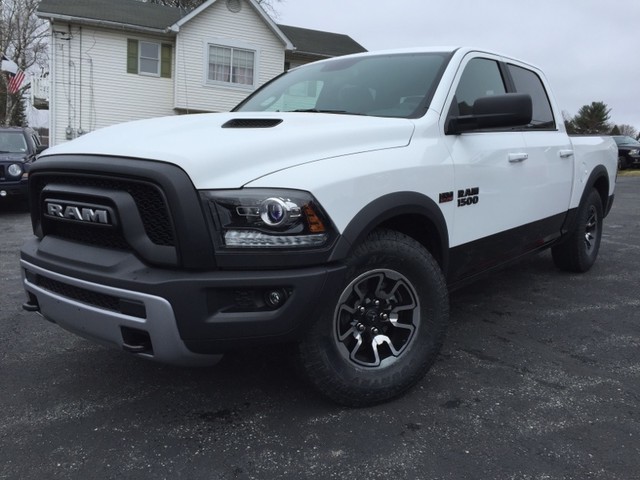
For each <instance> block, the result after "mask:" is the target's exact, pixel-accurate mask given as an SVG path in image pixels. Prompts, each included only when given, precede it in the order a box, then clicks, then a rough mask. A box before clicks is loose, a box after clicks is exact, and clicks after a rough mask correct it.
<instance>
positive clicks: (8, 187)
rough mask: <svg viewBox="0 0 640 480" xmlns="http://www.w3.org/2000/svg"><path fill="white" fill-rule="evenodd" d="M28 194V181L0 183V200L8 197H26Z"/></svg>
mask: <svg viewBox="0 0 640 480" xmlns="http://www.w3.org/2000/svg"><path fill="white" fill-rule="evenodd" d="M28 192H29V181H28V180H27V179H24V180H20V181H19V182H0V200H1V199H2V198H10V197H26V196H27V193H28Z"/></svg>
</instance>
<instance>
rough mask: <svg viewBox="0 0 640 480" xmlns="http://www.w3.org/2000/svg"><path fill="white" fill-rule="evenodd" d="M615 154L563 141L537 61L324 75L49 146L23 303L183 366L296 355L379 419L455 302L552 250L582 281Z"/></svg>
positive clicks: (339, 70)
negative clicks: (229, 356)
mask: <svg viewBox="0 0 640 480" xmlns="http://www.w3.org/2000/svg"><path fill="white" fill-rule="evenodd" d="M616 160H617V150H616V146H615V143H614V142H613V141H612V140H611V139H610V138H601V137H580V138H573V139H570V138H569V137H568V136H567V133H566V131H565V127H564V123H563V120H562V116H561V114H560V109H559V108H558V107H557V106H556V105H555V102H554V100H553V97H552V95H551V91H550V89H549V86H548V85H547V81H546V80H545V77H544V75H543V74H542V73H541V72H540V71H539V70H538V69H536V68H534V67H532V66H530V65H528V64H526V63H523V62H520V61H517V60H514V59H511V58H506V57H503V56H499V55H495V54H492V53H488V52H484V51H478V50H473V49H465V48H457V49H444V48H442V49H420V50H418V49H416V50H403V51H392V52H381V53H368V54H362V55H355V56H347V57H340V58H335V59H330V60H326V61H321V62H317V63H313V64H309V65H305V66H303V67H300V68H297V69H294V70H291V71H289V72H287V73H285V74H283V75H281V76H279V77H278V78H276V79H274V80H273V81H271V82H270V83H268V84H266V85H265V86H263V87H262V88H260V89H259V90H257V91H256V92H255V93H254V94H253V95H251V96H250V97H249V98H247V99H246V100H245V101H244V102H242V103H241V104H240V105H239V106H238V107H237V108H236V109H234V111H232V112H230V113H215V114H202V115H186V116H174V117H168V118H158V119H151V120H144V121H138V122H133V123H128V124H123V125H116V126H113V127H109V128H105V129H102V130H99V131H96V132H94V133H91V134H88V135H86V136H84V137H81V138H79V139H77V140H75V141H73V142H70V143H66V144H63V145H59V146H56V147H54V148H51V149H49V150H48V151H46V152H45V153H44V154H43V155H42V156H41V157H40V159H39V160H38V161H37V162H36V163H35V164H34V166H33V168H32V169H31V172H30V178H29V182H30V184H29V188H30V201H31V208H32V221H33V229H34V233H35V236H34V237H33V238H32V239H30V240H28V241H27V242H26V244H25V245H24V247H23V248H22V251H21V265H22V271H23V277H24V287H25V289H26V292H27V295H28V300H27V302H26V303H25V305H24V308H25V309H27V310H29V311H37V312H40V313H41V314H42V315H43V316H44V317H45V318H46V319H48V320H50V321H52V322H55V323H57V324H59V325H60V326H61V327H63V328H65V329H68V330H70V331H72V332H75V333H77V334H79V335H82V336H84V337H87V338H90V339H93V340H96V341H98V342H101V343H103V344H107V345H112V346H116V347H118V348H121V349H124V350H125V351H128V352H130V353H132V354H134V355H137V356H140V357H146V358H150V359H155V360H158V361H162V362H168V363H173V364H183V365H184V364H187V365H196V364H207V363H212V362H214V361H215V360H216V359H218V358H219V357H220V354H222V353H223V352H225V351H228V350H229V349H236V348H241V347H247V346H251V345H255V344H263V343H272V342H282V343H284V342H287V343H291V344H294V345H295V352H296V358H297V360H296V361H297V362H298V364H299V366H300V367H301V369H302V371H304V372H306V376H307V377H308V378H309V380H310V381H311V383H312V384H313V385H314V386H315V387H316V388H317V389H318V391H320V392H321V393H322V394H324V395H326V396H328V397H329V398H331V399H333V400H334V401H337V402H340V403H343V404H348V405H369V404H374V403H377V402H382V401H385V400H388V399H390V398H393V397H395V396H397V395H399V394H401V393H402V392H404V391H406V390H407V389H408V388H410V387H411V386H412V385H414V384H415V383H416V382H418V381H419V380H420V379H421V378H422V377H423V376H424V375H425V373H426V372H427V371H428V369H429V367H430V366H431V364H432V363H433V361H434V359H435V358H436V355H437V354H438V351H439V349H440V346H441V344H442V342H443V338H444V335H445V330H446V327H447V322H448V315H449V313H448V310H449V306H448V291H449V290H450V289H452V288H455V287H458V286H460V285H462V284H464V283H466V282H468V281H471V280H474V279H475V278H477V277H478V276H480V275H482V274H485V273H487V272H490V271H493V270H495V269H497V268H499V267H502V266H504V265H505V264H507V263H508V262H511V261H513V260H517V259H519V258H521V257H523V256H524V255H527V254H530V253H534V252H539V251H541V250H542V249H545V248H551V249H552V253H553V260H554V262H555V264H556V265H557V266H558V267H559V268H561V269H563V270H570V271H574V272H585V271H587V270H589V268H590V267H591V266H592V265H593V263H594V262H595V260H596V257H597V255H598V249H599V246H600V238H601V234H602V229H603V218H604V217H605V216H606V215H607V213H608V212H609V210H610V209H611V205H612V202H613V197H614V186H615V178H616Z"/></svg>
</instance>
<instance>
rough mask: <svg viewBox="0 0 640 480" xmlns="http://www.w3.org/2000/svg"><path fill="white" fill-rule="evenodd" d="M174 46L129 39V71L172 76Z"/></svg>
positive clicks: (164, 76) (166, 76) (165, 76)
mask: <svg viewBox="0 0 640 480" xmlns="http://www.w3.org/2000/svg"><path fill="white" fill-rule="evenodd" d="M172 61H173V46H172V45H170V44H168V43H163V44H160V43H155V42H147V41H142V40H134V39H131V38H130V39H127V73H134V74H141V75H152V76H156V77H162V78H171V64H172Z"/></svg>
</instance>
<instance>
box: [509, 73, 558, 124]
mask: <svg viewBox="0 0 640 480" xmlns="http://www.w3.org/2000/svg"><path fill="white" fill-rule="evenodd" d="M508 68H509V73H510V74H511V78H512V79H513V83H514V84H515V87H516V92H518V93H528V94H529V95H531V100H532V101H533V118H532V120H531V124H530V125H529V128H544V129H553V128H555V126H556V124H555V120H554V118H553V112H552V111H551V103H550V102H549V97H548V96H547V92H546V90H545V89H544V85H543V84H542V81H541V80H540V77H538V75H537V74H536V73H535V72H532V71H531V70H527V69H526V68H522V67H517V66H515V65H511V64H509V65H508Z"/></svg>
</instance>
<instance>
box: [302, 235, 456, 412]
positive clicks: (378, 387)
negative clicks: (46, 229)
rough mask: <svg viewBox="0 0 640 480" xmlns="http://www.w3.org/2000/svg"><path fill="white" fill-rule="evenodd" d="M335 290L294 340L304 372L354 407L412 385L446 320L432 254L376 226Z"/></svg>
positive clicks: (426, 364)
mask: <svg viewBox="0 0 640 480" xmlns="http://www.w3.org/2000/svg"><path fill="white" fill-rule="evenodd" d="M338 290H339V293H338V294H337V295H336V296H335V298H333V299H332V300H331V301H330V302H327V306H326V307H325V309H324V312H322V313H321V315H320V317H319V319H318V321H317V322H316V323H315V324H314V325H313V326H312V327H311V328H310V330H309V331H308V332H307V334H306V336H305V338H304V339H303V341H302V342H300V343H299V344H298V345H297V349H296V353H297V360H298V362H299V367H301V370H302V372H303V373H304V375H305V376H306V378H307V379H308V380H309V381H310V383H311V384H312V385H313V386H314V387H315V388H316V389H317V391H318V392H320V393H321V394H322V395H324V396H326V397H328V398H329V399H331V400H333V401H335V402H337V403H339V404H342V405H347V406H353V407H361V406H367V405H373V404H377V403H381V402H385V401H387V400H390V399H392V398H394V397H396V396H398V395H400V394H402V393H403V392H405V391H407V390H408V389H409V388H411V387H412V386H414V385H415V384H416V383H417V382H418V381H419V380H420V379H422V378H423V377H424V375H425V374H426V373H427V371H428V370H429V368H430V367H431V365H432V364H433V362H434V361H435V359H436V356H437V354H438V352H439V350H440V347H441V345H442V341H443V339H444V335H445V332H446V327H447V323H448V318H449V301H448V292H447V287H446V282H445V280H444V277H443V275H442V271H441V269H440V267H439V265H438V263H437V262H436V261H435V259H434V258H433V257H432V256H431V254H430V253H429V252H428V251H427V250H426V249H425V248H424V247H423V246H422V245H421V244H420V243H418V242H417V241H416V240H414V239H412V238H410V237H408V236H406V235H403V234H401V233H398V232H395V231H391V230H378V231H375V232H373V233H372V234H371V235H369V236H368V238H367V239H366V240H365V241H364V242H363V243H362V244H361V245H360V246H358V247H357V248H356V249H355V251H354V253H353V254H352V255H351V257H350V258H349V260H348V268H347V273H346V277H345V281H344V284H343V285H342V286H341V288H339V289H338ZM385 319H386V320H385ZM358 338H359V339H360V343H359V341H358Z"/></svg>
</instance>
